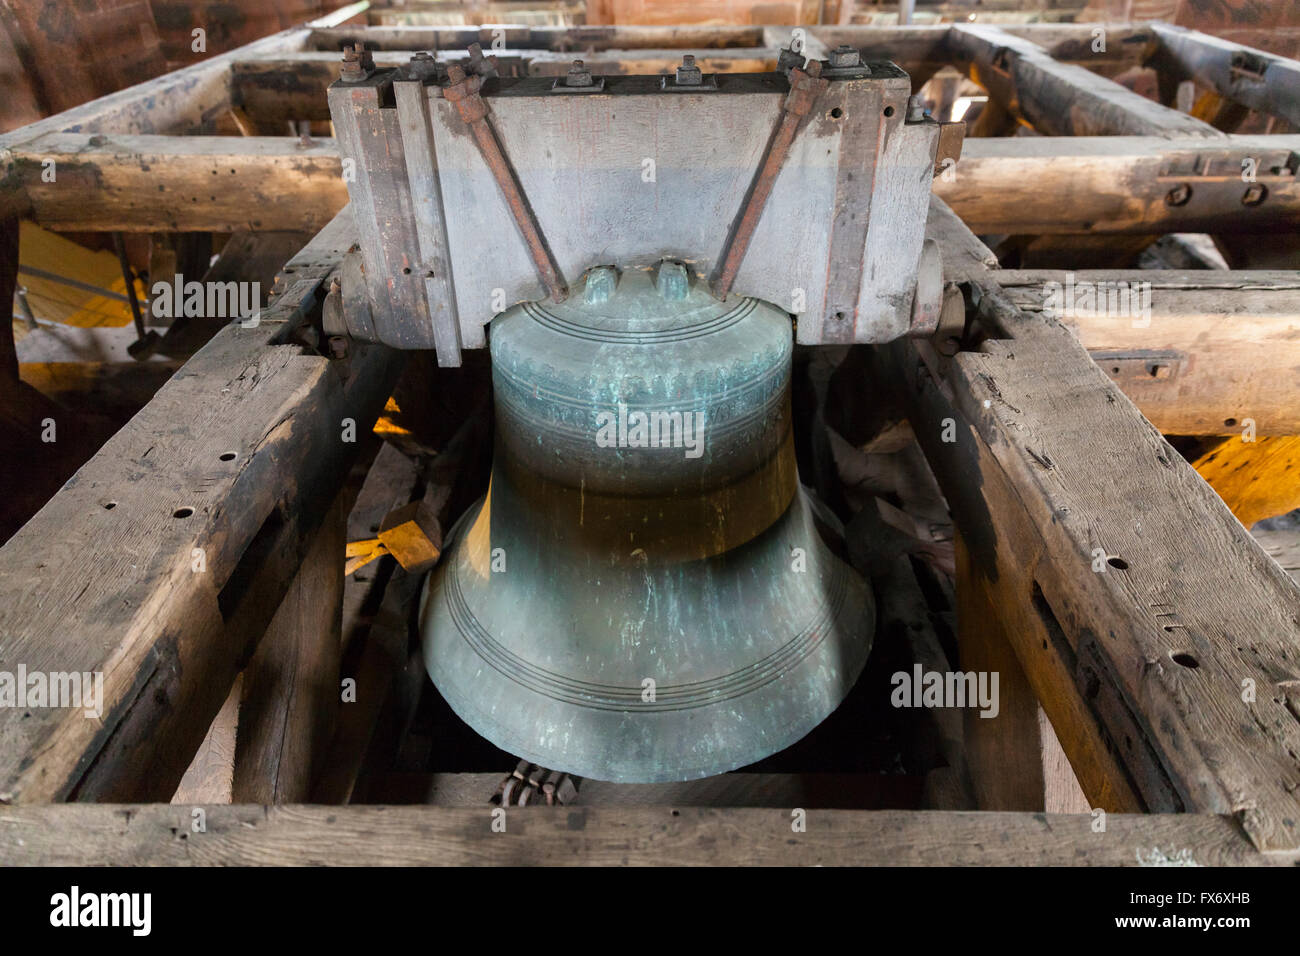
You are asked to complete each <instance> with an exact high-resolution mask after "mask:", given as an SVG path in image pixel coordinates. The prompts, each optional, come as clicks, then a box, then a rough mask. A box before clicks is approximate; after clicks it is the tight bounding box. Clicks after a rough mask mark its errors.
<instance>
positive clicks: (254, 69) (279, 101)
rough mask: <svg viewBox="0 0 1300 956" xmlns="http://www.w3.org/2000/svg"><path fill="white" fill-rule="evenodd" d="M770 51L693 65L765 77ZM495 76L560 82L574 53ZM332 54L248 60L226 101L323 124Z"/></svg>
mask: <svg viewBox="0 0 1300 956" xmlns="http://www.w3.org/2000/svg"><path fill="white" fill-rule="evenodd" d="M778 52H779V51H778V50H776V49H775V48H763V47H756V48H750V47H743V48H727V49H718V50H713V49H704V50H699V51H698V52H697V54H696V62H697V63H698V64H699V67H700V69H702V70H703V71H704V72H705V73H764V72H771V71H773V70H775V69H776V62H777V54H778ZM496 57H497V71H498V72H499V73H500V75H501V76H503V77H512V76H563V75H564V74H565V73H566V72H568V69H569V66H570V65H571V64H572V63H573V58H574V54H573V53H554V52H550V51H531V50H530V51H521V52H517V53H514V54H507V53H498V54H496ZM582 57H583V62H584V63H586V65H587V67H588V69H590V70H591V71H592V72H593V73H595V74H597V75H602V76H616V75H634V74H642V75H644V74H653V75H666V74H669V73H672V72H673V70H675V69H676V68H677V66H678V65H680V64H681V62H682V52H681V51H680V50H656V49H647V50H641V49H638V50H610V51H598V52H595V53H583V54H582ZM410 58H411V51H390V52H384V51H381V52H379V53H376V54H375V57H374V59H375V66H376V67H379V68H385V67H395V66H402V65H404V64H406V63H407V62H408V61H409V60H410ZM466 58H467V54H466V53H465V52H464V51H463V50H462V51H452V52H451V53H450V54H448V53H444V54H442V59H443V60H444V62H455V61H457V60H464V59H466ZM339 63H340V57H339V54H337V53H328V52H314V51H307V52H299V53H287V54H272V55H265V56H257V57H253V56H250V57H247V58H244V59H241V60H239V61H238V62H236V63H234V64H232V68H231V76H230V83H231V99H232V102H233V103H234V105H235V106H236V107H238V108H239V109H241V110H243V111H244V113H245V114H246V115H247V116H248V117H250V118H251V119H252V120H253V121H254V122H256V123H259V124H261V125H262V126H264V127H267V128H270V126H272V125H274V124H276V123H281V124H282V123H283V122H284V121H285V120H312V121H316V122H325V121H328V120H329V118H330V112H329V103H328V101H327V98H326V89H327V88H328V87H329V85H330V84H331V83H333V82H334V81H335V80H336V79H338V76H339Z"/></svg>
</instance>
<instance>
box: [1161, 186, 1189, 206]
mask: <svg viewBox="0 0 1300 956" xmlns="http://www.w3.org/2000/svg"><path fill="white" fill-rule="evenodd" d="M1191 198H1192V187H1191V186H1189V185H1187V183H1179V184H1178V185H1177V186H1175V187H1174V188H1173V189H1171V190H1169V192H1168V193H1167V194H1166V195H1165V202H1166V203H1167V204H1168V205H1170V206H1184V205H1186V204H1187V200H1189V199H1191Z"/></svg>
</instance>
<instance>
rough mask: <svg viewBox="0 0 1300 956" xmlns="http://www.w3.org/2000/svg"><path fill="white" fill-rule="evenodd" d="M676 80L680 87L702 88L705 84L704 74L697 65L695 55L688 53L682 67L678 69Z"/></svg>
mask: <svg viewBox="0 0 1300 956" xmlns="http://www.w3.org/2000/svg"><path fill="white" fill-rule="evenodd" d="M676 80H677V85H678V86H700V85H701V84H703V82H704V74H703V73H702V72H700V68H699V67H698V66H696V65H695V55H694V54H691V53H687V54H685V55H684V56H683V57H682V65H681V66H679V67H678V68H677V76H676Z"/></svg>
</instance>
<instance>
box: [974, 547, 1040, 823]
mask: <svg viewBox="0 0 1300 956" xmlns="http://www.w3.org/2000/svg"><path fill="white" fill-rule="evenodd" d="M955 544H956V554H957V578H956V589H957V655H958V661H957V667H956V670H959V671H962V672H965V673H972V672H973V673H975V674H983V675H984V676H985V679H986V680H992V675H994V674H996V675H997V681H998V683H997V691H996V695H995V697H994V699H995V700H996V701H997V712H996V713H995V714H993V715H992V716H988V715H985V714H983V713H982V712H981V710H980V708H979V707H972V706H967V707H966V708H965V709H964V710H963V711H962V716H963V731H964V739H965V741H966V761H967V764H968V765H969V766H970V774H971V781H972V783H973V784H974V786H975V798H976V806H977V807H978V808H979V809H980V810H1028V811H1032V810H1037V811H1040V812H1041V811H1043V810H1044V809H1045V808H1046V802H1045V795H1046V789H1045V784H1044V776H1043V761H1042V755H1041V747H1040V743H1039V728H1038V700H1037V698H1036V697H1035V695H1034V691H1033V687H1032V685H1031V684H1030V683H1029V679H1028V678H1027V677H1025V672H1024V670H1022V669H1021V667H1020V664H1019V662H1018V661H1017V660H1016V652H1015V650H1014V648H1013V647H1012V645H1011V642H1010V639H1009V636H1008V635H1007V633H1006V632H1005V627H1006V622H1005V619H1004V618H1003V617H1002V616H1001V615H1000V614H999V612H998V608H997V607H996V606H995V605H994V604H993V603H992V602H991V601H990V600H989V597H988V595H987V594H986V592H985V591H984V590H983V589H982V588H981V587H980V585H979V582H978V581H976V580H973V579H972V578H973V576H975V575H977V574H978V572H977V571H976V569H974V568H972V566H971V556H970V549H969V548H967V547H966V545H965V541H964V539H963V538H962V536H961V535H957V536H956V538H955ZM991 686H992V685H990V687H991Z"/></svg>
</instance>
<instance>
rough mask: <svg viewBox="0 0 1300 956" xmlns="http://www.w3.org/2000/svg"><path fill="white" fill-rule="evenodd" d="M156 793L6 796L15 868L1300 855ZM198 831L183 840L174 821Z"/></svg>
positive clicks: (973, 833)
mask: <svg viewBox="0 0 1300 956" xmlns="http://www.w3.org/2000/svg"><path fill="white" fill-rule="evenodd" d="M204 810H205V825H206V832H204V833H195V832H193V831H192V826H191V824H192V823H193V815H192V812H193V811H192V808H191V807H189V806H159V805H149V804H145V805H134V806H123V805H100V806H92V805H74V806H35V807H0V856H2V857H3V858H4V860H5V861H6V863H8V864H9V865H11V866H59V865H64V866H69V865H73V866H75V865H87V864H92V863H93V864H96V865H107V866H115V865H116V866H125V865H134V866H138V865H169V866H201V865H213V864H231V865H248V864H256V865H262V866H274V865H282V866H283V865H295V864H297V865H316V864H334V865H351V866H394V865H442V866H461V865H479V866H490V865H515V866H517V865H519V864H521V863H524V864H532V865H567V866H572V865H582V864H587V865H620V864H623V865H665V864H666V865H676V866H682V865H742V864H743V865H754V866H763V865H769V866H813V865H865V864H872V863H875V864H889V865H895V866H924V865H944V866H955V865H981V864H983V865H989V864H995V865H1002V866H1007V865H1011V866H1016V865H1020V866H1060V865H1073V866H1086V865H1091V866H1135V865H1138V864H1139V863H1142V862H1145V861H1148V860H1150V859H1152V858H1153V857H1155V856H1157V855H1160V854H1162V853H1174V852H1184V851H1186V853H1187V855H1188V856H1190V858H1191V860H1192V861H1193V862H1196V863H1199V864H1201V865H1207V866H1224V865H1270V864H1271V865H1290V864H1294V863H1295V862H1296V860H1297V855H1296V854H1294V853H1276V854H1261V853H1258V852H1257V851H1255V850H1254V849H1252V848H1251V846H1250V845H1249V844H1248V843H1247V842H1246V841H1245V840H1244V839H1242V837H1241V833H1240V830H1239V829H1238V828H1237V826H1236V824H1235V823H1234V821H1233V820H1232V819H1231V818H1229V817H1226V816H1214V815H1208V814H1161V815H1119V814H1112V815H1110V816H1108V817H1107V820H1106V829H1105V832H1096V833H1095V832H1093V829H1092V820H1091V817H1089V816H1088V815H1076V816H1065V815H1046V814H1041V813H1038V814H1035V813H976V812H944V811H937V810H930V811H906V810H874V811H873V810H813V811H810V812H809V813H808V814H807V831H806V832H803V833H795V832H792V830H791V826H790V824H791V815H790V812H789V811H788V810H785V809H762V808H758V809H748V808H741V809H725V810H715V809H703V808H690V807H683V808H681V809H671V808H668V807H619V808H615V809H600V808H593V807H586V808H574V809H570V808H567V807H521V808H516V809H513V810H508V811H506V817H505V820H506V829H505V832H504V833H499V832H493V831H492V827H491V823H492V815H491V814H492V808H490V807H483V808H481V809H480V808H474V809H470V808H465V809H456V808H434V807H421V806H352V807H326V806H297V805H293V806H279V807H261V806H248V805H235V806H210V807H206V808H204ZM178 833H180V834H184V835H185V836H186V839H184V840H179V839H177V834H178Z"/></svg>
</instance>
